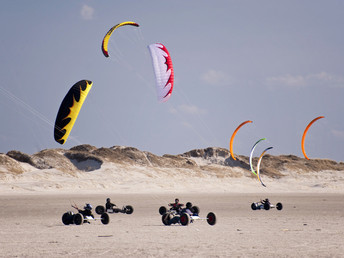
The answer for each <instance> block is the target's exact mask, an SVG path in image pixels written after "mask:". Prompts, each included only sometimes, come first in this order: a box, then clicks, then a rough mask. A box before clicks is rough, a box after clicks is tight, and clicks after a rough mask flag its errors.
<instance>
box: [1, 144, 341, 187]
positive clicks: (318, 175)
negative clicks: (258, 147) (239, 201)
mask: <svg viewBox="0 0 344 258" xmlns="http://www.w3.org/2000/svg"><path fill="white" fill-rule="evenodd" d="M236 157H237V159H236V160H233V159H232V158H231V157H230V153H229V151H228V150H227V149H224V148H217V147H209V148H206V149H195V150H191V151H188V152H186V153H183V154H179V155H170V154H165V155H163V156H157V155H154V154H152V153H150V152H147V151H140V150H138V149H136V148H133V147H124V146H113V147H110V148H97V147H95V146H91V145H87V144H84V145H78V146H75V147H73V148H71V149H69V150H65V149H46V150H42V151H40V152H38V153H35V154H33V155H28V154H25V153H22V152H20V151H9V152H8V153H7V154H0V179H1V182H0V186H1V188H0V192H1V191H2V192H8V191H9V192H13V191H18V192H22V191H30V192H32V191H55V190H57V191H59V190H64V191H75V190H95V191H99V190H100V191H101V190H107V191H118V192H123V191H126V193H128V192H129V193H130V192H147V191H159V192H160V191H170V192H171V191H172V192H173V191H177V192H178V191H191V192H192V191H194V192H198V191H209V192H211V191H215V192H217V191H220V192H226V191H233V192H240V191H244V192H256V191H257V192H261V191H273V192H276V191H277V192H284V191H288V192H289V191H306V192H308V191H311V192H314V191H322V192H324V191H325V192H326V191H327V192H344V190H343V189H344V187H343V186H344V163H343V162H339V163H337V162H335V161H332V160H327V159H311V160H306V159H304V158H300V157H297V156H294V155H280V156H272V155H269V154H267V155H265V156H264V158H263V161H262V164H261V177H262V180H263V181H264V183H265V184H266V185H267V187H266V188H264V187H262V186H261V185H260V183H259V181H258V180H257V178H256V176H255V175H253V173H251V171H250V165H249V158H248V157H247V156H242V155H236ZM257 161H258V158H257V157H255V158H254V159H253V163H254V165H255V166H256V164H257Z"/></svg>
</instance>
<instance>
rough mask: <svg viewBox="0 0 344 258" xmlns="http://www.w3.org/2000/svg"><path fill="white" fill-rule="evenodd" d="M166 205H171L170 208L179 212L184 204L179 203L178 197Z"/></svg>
mask: <svg viewBox="0 0 344 258" xmlns="http://www.w3.org/2000/svg"><path fill="white" fill-rule="evenodd" d="M168 206H172V208H171V209H172V210H176V211H177V212H180V211H181V210H182V206H184V204H181V203H179V199H178V198H176V199H175V200H174V203H169V204H168Z"/></svg>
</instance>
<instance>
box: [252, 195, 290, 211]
mask: <svg viewBox="0 0 344 258" xmlns="http://www.w3.org/2000/svg"><path fill="white" fill-rule="evenodd" d="M271 208H276V209H277V210H279V211H280V210H282V209H283V205H282V203H280V202H278V203H277V204H276V205H273V204H272V203H271V202H270V201H269V199H268V198H266V199H265V200H260V201H259V202H253V203H252V204H251V209H252V210H254V211H255V210H270V209H271Z"/></svg>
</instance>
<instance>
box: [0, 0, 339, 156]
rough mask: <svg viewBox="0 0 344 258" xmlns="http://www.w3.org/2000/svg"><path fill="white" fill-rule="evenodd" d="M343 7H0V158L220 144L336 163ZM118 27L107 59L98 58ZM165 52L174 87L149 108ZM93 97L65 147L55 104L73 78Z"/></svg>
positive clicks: (250, 2) (296, 2)
mask: <svg viewBox="0 0 344 258" xmlns="http://www.w3.org/2000/svg"><path fill="white" fill-rule="evenodd" d="M343 14H344V2H343V1H341V0H330V1H320V0H302V1H300V0H285V1H284V0H280V1H275V0H261V1H256V0H244V1H241V0H240V1H239V0H236V1H234V0H215V1H208V0H207V1H204V0H188V1H185V0H175V1H161V0H160V1H156V0H151V1H148V0H146V1H144V0H136V1H110V0H84V1H57V0H51V1H45V0H37V1H24V0H6V1H2V2H1V8H0V29H1V37H0V46H1V47H0V110H1V111H0V116H1V127H0V152H3V153H7V152H8V151H10V150H19V151H21V152H24V153H28V154H34V153H36V152H39V151H41V150H44V149H51V148H64V149H69V148H71V147H73V146H76V145H79V144H91V145H93V146H96V147H98V148H100V147H111V146H115V145H122V146H130V147H135V148H138V149H140V150H142V151H149V152H151V153H153V154H156V155H163V154H181V153H184V152H187V151H189V150H193V149H202V148H207V147H222V148H226V149H229V141H230V137H231V135H232V133H233V132H234V130H235V129H236V127H237V126H238V125H239V124H241V123H242V122H243V121H246V120H251V121H253V123H249V124H246V125H245V126H243V127H242V128H241V129H240V130H239V131H238V133H237V134H236V137H235V139H234V142H233V151H234V154H235V155H246V156H248V155H249V153H250V151H251V148H252V146H253V144H254V143H255V142H256V141H257V140H258V139H260V138H267V140H266V141H263V142H261V143H260V144H259V146H257V148H256V150H255V156H259V155H260V153H261V152H262V151H263V150H264V149H265V148H267V147H270V146H271V147H273V149H271V150H269V152H268V153H269V154H272V155H290V154H291V155H296V156H299V157H303V154H302V151H301V138H302V134H303V131H304V129H305V128H306V126H307V124H308V123H309V122H310V121H311V120H313V119H314V118H315V117H318V116H325V118H323V119H320V120H318V121H317V122H315V123H314V124H313V125H312V127H311V128H310V129H309V131H308V134H307V137H306V140H305V149H306V153H307V156H308V157H310V158H320V159H331V160H335V161H344V157H343V153H344V119H342V117H343V108H344V101H343V96H344V62H343V60H344V34H343V24H344V15H343ZM124 21H134V22H137V23H138V24H139V25H140V27H139V28H136V27H132V26H124V27H121V28H119V29H117V30H116V31H115V32H114V33H113V35H112V37H111V38H110V41H109V55H110V57H109V58H105V57H104V55H103V54H102V51H101V43H102V40H103V37H104V36H105V34H106V33H107V31H108V30H109V29H110V28H111V27H112V26H114V25H116V24H118V23H120V22H124ZM158 42H159V43H163V44H164V45H165V46H166V48H167V49H168V51H169V52H170V55H171V58H172V63H173V66H174V75H175V82H174V89H173V92H172V96H171V98H170V99H169V100H168V101H167V102H165V103H159V102H158V101H157V94H156V90H155V77H154V72H153V66H152V61H151V57H150V54H149V50H148V48H147V46H148V45H149V44H152V43H158ZM84 79H86V80H91V81H92V82H93V86H92V89H91V91H90V93H89V94H88V96H87V98H86V100H85V102H84V105H83V107H82V109H81V111H80V113H79V116H78V118H77V120H76V123H75V125H74V127H73V129H72V131H71V134H70V136H69V138H68V140H67V142H66V143H65V144H64V145H60V144H59V143H57V142H55V140H54V136H53V131H54V124H55V119H56V115H57V111H58V109H59V106H60V104H61V102H62V100H63V98H64V96H65V95H66V93H67V92H68V90H69V89H70V88H71V87H72V86H73V85H74V84H75V83H76V82H78V81H80V80H84Z"/></svg>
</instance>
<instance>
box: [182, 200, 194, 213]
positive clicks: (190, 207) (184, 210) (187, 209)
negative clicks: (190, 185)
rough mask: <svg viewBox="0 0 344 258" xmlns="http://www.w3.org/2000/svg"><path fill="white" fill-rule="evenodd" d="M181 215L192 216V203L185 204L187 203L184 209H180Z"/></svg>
mask: <svg viewBox="0 0 344 258" xmlns="http://www.w3.org/2000/svg"><path fill="white" fill-rule="evenodd" d="M182 213H187V214H189V215H190V216H191V215H193V212H192V203H191V202H187V203H186V208H184V209H182Z"/></svg>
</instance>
